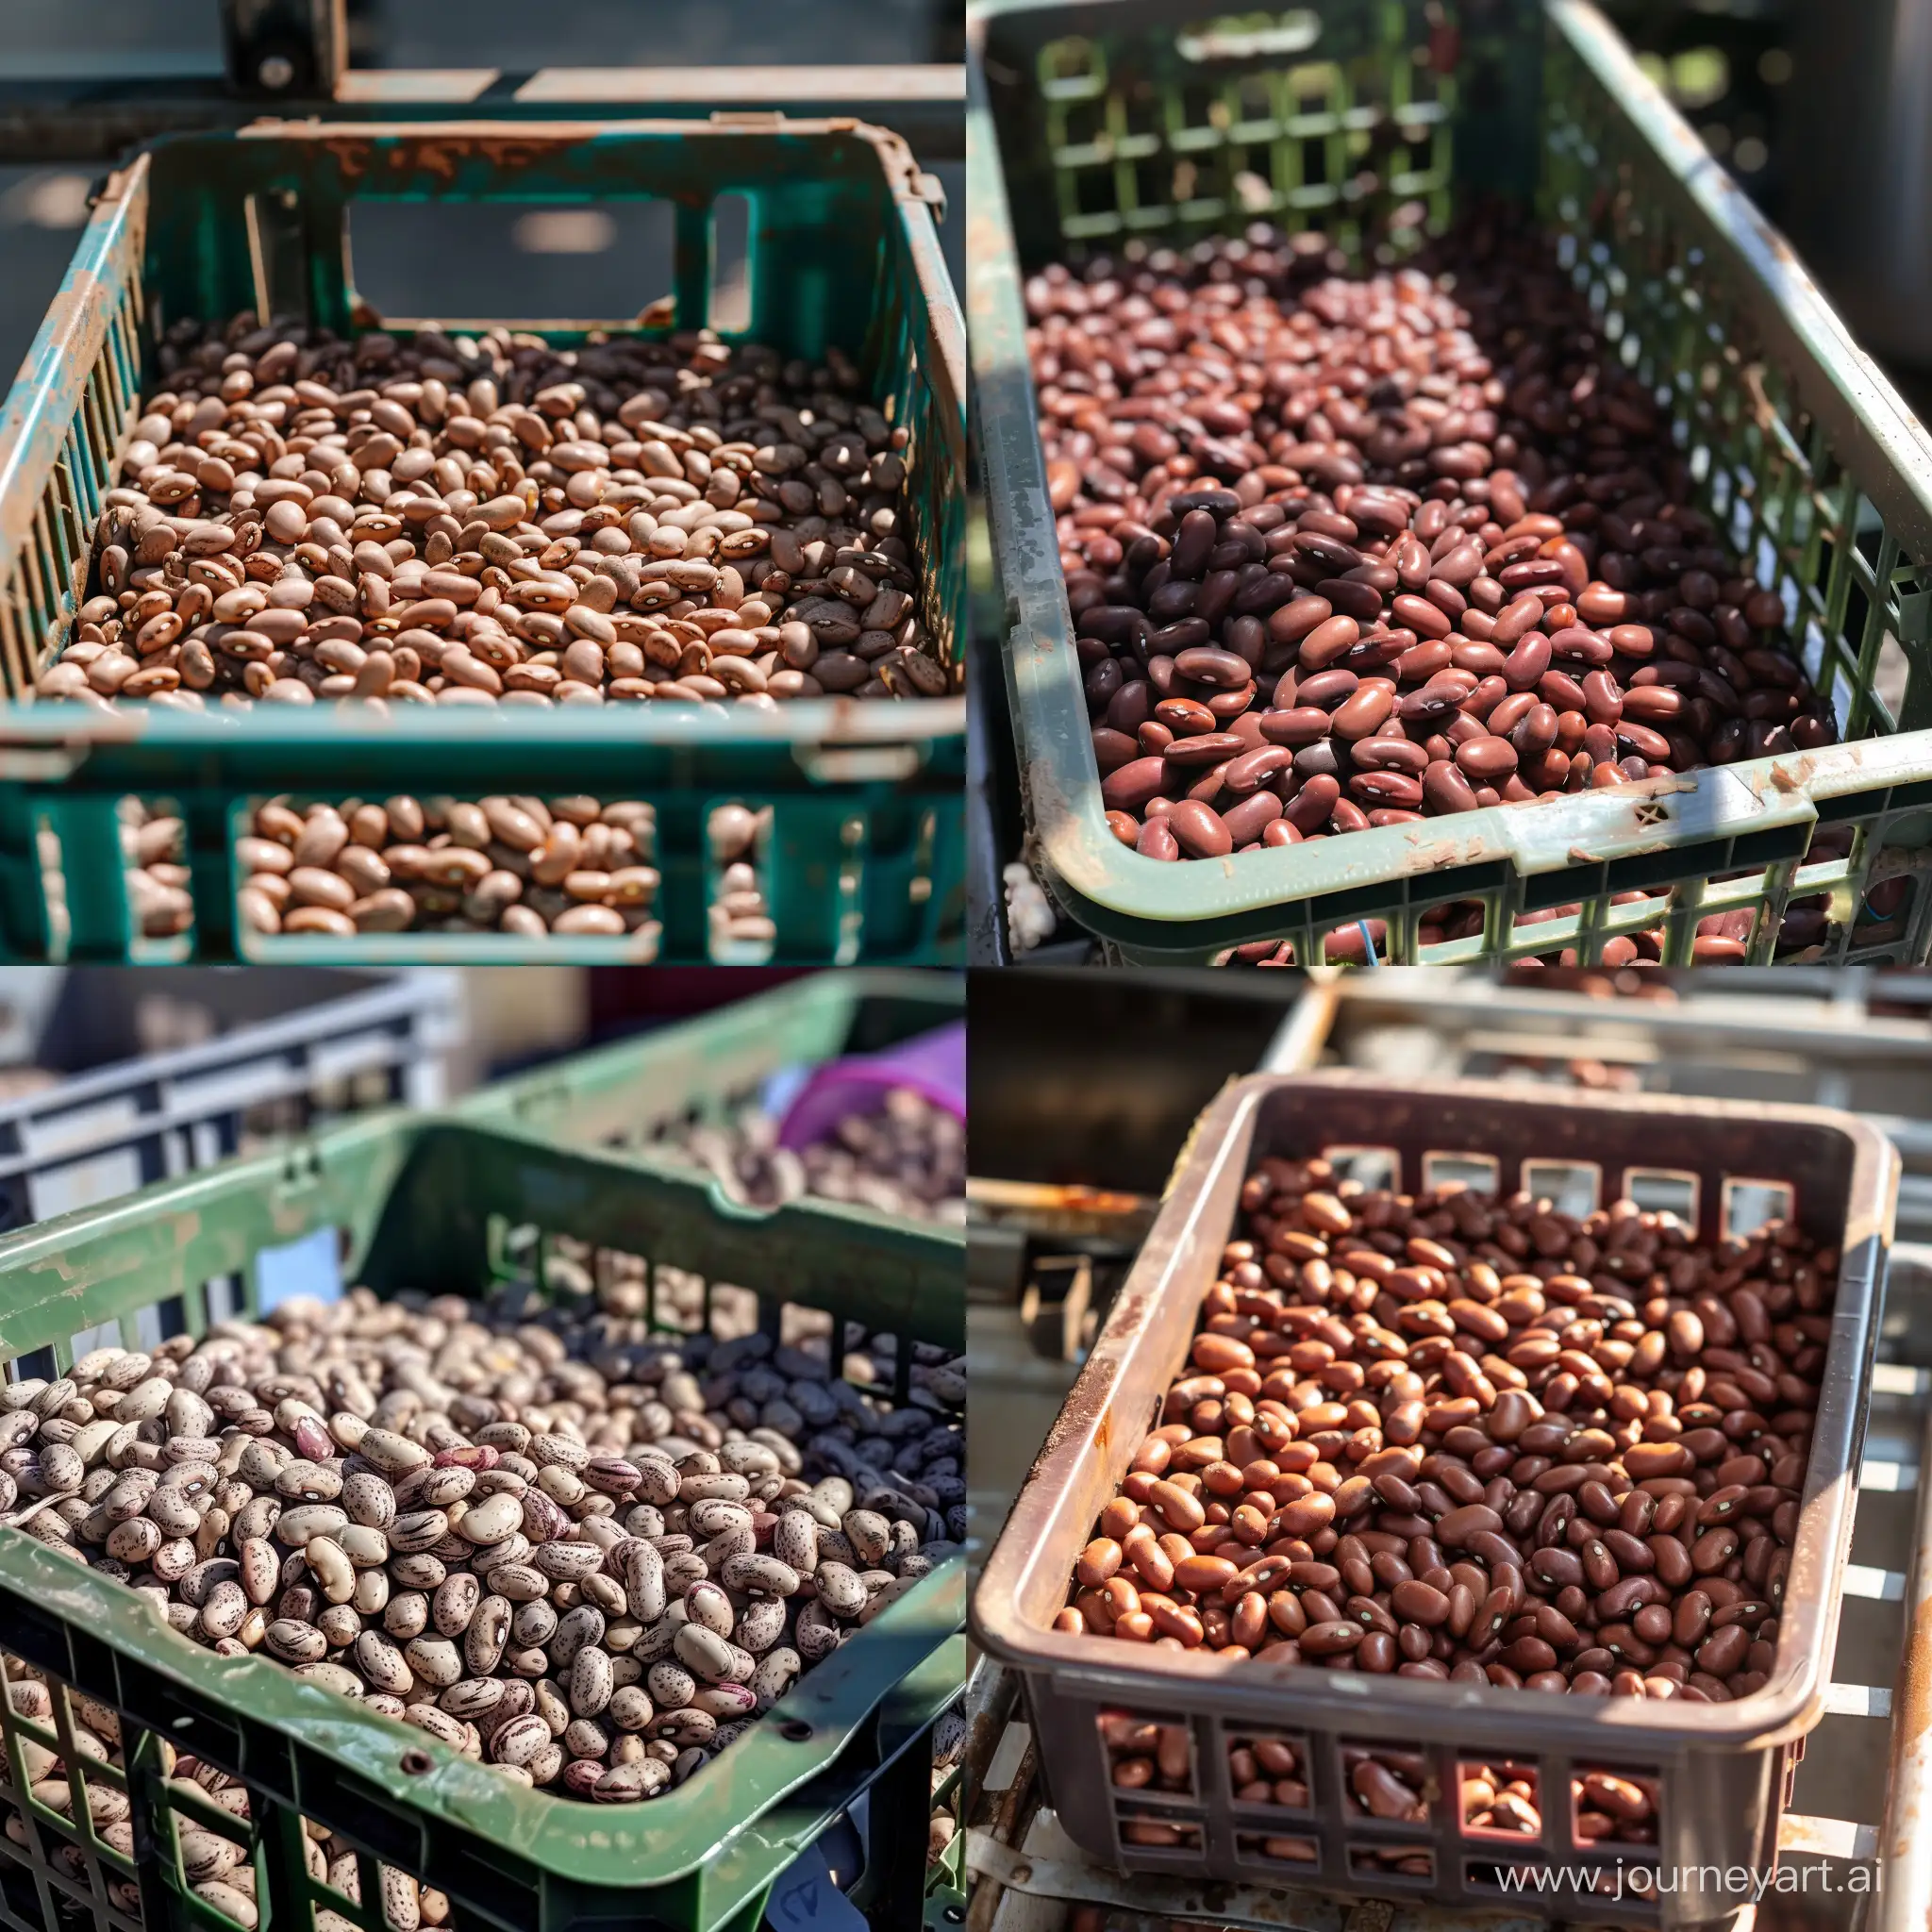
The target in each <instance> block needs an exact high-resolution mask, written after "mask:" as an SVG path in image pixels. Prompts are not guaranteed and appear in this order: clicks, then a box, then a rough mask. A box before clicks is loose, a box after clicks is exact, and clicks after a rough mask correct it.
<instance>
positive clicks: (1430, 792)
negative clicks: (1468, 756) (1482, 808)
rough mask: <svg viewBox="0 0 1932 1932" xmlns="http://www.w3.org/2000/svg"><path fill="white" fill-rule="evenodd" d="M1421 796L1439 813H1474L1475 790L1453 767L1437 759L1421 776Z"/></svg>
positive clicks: (1476, 807)
mask: <svg viewBox="0 0 1932 1932" xmlns="http://www.w3.org/2000/svg"><path fill="white" fill-rule="evenodd" d="M1423 796H1424V799H1425V800H1426V801H1427V803H1428V806H1429V808H1430V809H1431V810H1432V811H1435V812H1439V813H1444V814H1446V813H1450V812H1460V811H1475V810H1477V809H1478V806H1477V802H1476V795H1475V789H1474V787H1473V786H1472V785H1471V784H1470V782H1469V780H1468V778H1467V777H1466V776H1465V775H1464V774H1462V772H1461V771H1459V770H1458V769H1457V767H1456V766H1455V765H1453V764H1451V763H1449V762H1448V761H1447V760H1446V759H1439V760H1437V761H1436V762H1435V763H1434V764H1432V765H1430V767H1429V768H1428V770H1427V771H1426V772H1424V774H1423Z"/></svg>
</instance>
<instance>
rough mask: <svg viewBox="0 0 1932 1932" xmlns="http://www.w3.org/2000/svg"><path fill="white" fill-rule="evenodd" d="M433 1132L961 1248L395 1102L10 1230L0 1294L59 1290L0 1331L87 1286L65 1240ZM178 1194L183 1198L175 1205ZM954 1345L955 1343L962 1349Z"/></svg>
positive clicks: (869, 1211)
mask: <svg viewBox="0 0 1932 1932" xmlns="http://www.w3.org/2000/svg"><path fill="white" fill-rule="evenodd" d="M438 1130H444V1131H448V1130H455V1131H456V1132H458V1133H467V1134H482V1135H490V1136H493V1137H495V1138H496V1139H499V1140H502V1141H512V1142H516V1143H519V1144H521V1145H523V1146H525V1147H526V1148H529V1149H530V1150H532V1151H533V1152H535V1153H538V1154H541V1155H543V1156H545V1157H548V1158H554V1159H559V1160H563V1161H566V1162H582V1163H584V1164H585V1165H587V1166H588V1167H590V1168H591V1169H592V1170H594V1171H595V1172H596V1174H598V1176H599V1177H601V1178H602V1179H604V1180H607V1181H608V1182H611V1183H618V1182H621V1181H623V1180H625V1179H638V1178H641V1179H643V1180H645V1181H646V1182H648V1183H651V1184H653V1185H656V1186H668V1187H671V1188H674V1189H675V1190H677V1191H683V1192H691V1193H697V1194H700V1195H703V1196H704V1198H705V1202H706V1207H707V1209H708V1211H710V1212H711V1213H713V1214H714V1215H715V1217H716V1218H717V1219H718V1220H720V1221H725V1222H731V1223H734V1224H739V1225H741V1226H745V1227H749V1228H753V1229H757V1228H758V1227H759V1226H761V1225H770V1226H771V1231H772V1233H773V1235H774V1238H776V1239H779V1240H782V1238H783V1237H784V1235H785V1233H786V1231H787V1229H786V1226H785V1225H784V1224H787V1223H791V1224H796V1223H797V1222H798V1221H799V1219H800V1217H801V1216H802V1215H803V1214H805V1213H806V1212H807V1211H809V1214H810V1216H811V1217H812V1219H813V1220H817V1219H819V1218H820V1217H821V1216H823V1217H824V1218H826V1219H828V1220H829V1221H830V1222H831V1224H833V1225H834V1226H835V1227H838V1228H840V1229H841V1230H842V1231H843V1232H845V1233H847V1234H849V1235H851V1236H854V1237H856V1238H858V1239H860V1240H863V1241H868V1242H872V1243H879V1242H884V1243H886V1244H888V1245H899V1246H903V1247H904V1248H905V1249H906V1250H907V1257H908V1268H910V1267H912V1266H914V1265H916V1263H917V1262H918V1260H919V1257H920V1256H921V1251H924V1256H925V1258H926V1259H928V1260H932V1261H939V1260H941V1258H943V1259H944V1260H945V1261H947V1262H950V1260H951V1259H952V1251H953V1250H955V1249H960V1250H963V1248H964V1245H965V1232H964V1230H963V1229H956V1228H951V1227H947V1226H945V1225H944V1224H940V1223H929V1222H923V1221H907V1220H903V1219H901V1218H900V1217H898V1216H896V1215H891V1214H883V1213H881V1212H880V1211H879V1210H878V1209H877V1208H867V1207H863V1206H861V1205H860V1204H858V1202H853V1201H832V1200H826V1199H823V1198H821V1197H819V1196H817V1195H808V1196H805V1197H803V1198H802V1200H800V1201H788V1202H785V1203H783V1204H782V1205H780V1206H779V1207H776V1208H760V1207H756V1206H753V1205H752V1204H750V1203H747V1202H741V1201H734V1200H732V1199H730V1197H729V1196H727V1195H724V1194H719V1195H716V1196H715V1197H713V1196H712V1195H711V1194H710V1193H709V1192H708V1191H707V1188H706V1185H705V1183H706V1177H705V1176H704V1175H703V1174H700V1173H698V1172H697V1171H695V1170H693V1169H691V1168H690V1167H680V1166H677V1165H675V1164H673V1163H670V1162H661V1161H646V1160H629V1159H620V1158H616V1157H615V1156H614V1155H612V1154H610V1153H609V1152H608V1151H607V1150H605V1149H602V1148H586V1147H579V1146H576V1145H563V1144H559V1143H558V1142H557V1141H552V1140H550V1139H549V1138H547V1137H546V1136H545V1135H543V1134H541V1133H538V1132H535V1131H533V1130H531V1129H529V1128H527V1127H525V1126H524V1125H523V1124H521V1123H520V1122H518V1121H516V1120H514V1119H511V1118H505V1119H495V1118H491V1117H488V1116H483V1115H473V1114H470V1113H467V1112H465V1111H464V1110H463V1108H462V1106H461V1104H460V1103H458V1104H455V1105H452V1106H448V1107H441V1108H416V1107H410V1106H408V1104H407V1103H404V1102H396V1103H394V1104H392V1105H391V1106H388V1107H378V1108H368V1109H366V1110H364V1111H362V1112H359V1113H358V1114H355V1115H353V1116H352V1117H351V1118H349V1119H347V1120H344V1121H341V1122H339V1123H336V1124H331V1125H329V1126H326V1127H323V1128H319V1129H317V1130H315V1131H313V1132H310V1133H306V1134H304V1133H294V1134H280V1135H275V1136H273V1137H271V1138H270V1139H269V1140H268V1141H267V1142H266V1144H265V1145H264V1146H263V1148H262V1149H261V1151H260V1152H258V1153H255V1154H247V1155H240V1156H236V1157H234V1158H230V1159H227V1160H223V1161H219V1162H217V1163H216V1164H215V1165H213V1166H212V1167H207V1168H202V1169H200V1170H198V1171H196V1172H193V1173H189V1174H171V1175H169V1176H168V1177H166V1178H165V1179H162V1180H158V1181H152V1182H150V1183H149V1184H148V1185H147V1186H145V1187H142V1188H137V1189H135V1190H133V1191H131V1192H128V1193H125V1194H117V1195H114V1196H113V1197H112V1198H110V1199H108V1200H106V1201H99V1202H94V1203H92V1204H90V1205H89V1206H87V1207H84V1208H70V1209H69V1210H68V1211H67V1212H66V1213H64V1214H56V1215H50V1216H49V1217H48V1218H47V1219H45V1220H43V1221H36V1222H31V1223H29V1224H27V1225H26V1226H25V1227H23V1228H16V1229H14V1230H13V1231H12V1232H11V1233H8V1234H0V1289H4V1287H5V1285H6V1280H7V1276H8V1273H9V1272H10V1271H11V1270H12V1269H14V1268H16V1267H35V1266H39V1265H41V1264H42V1262H51V1263H55V1264H57V1265H56V1268H55V1274H56V1277H57V1278H58V1280H59V1281H60V1283H61V1285H60V1286H59V1287H58V1288H49V1289H48V1291H47V1292H46V1295H45V1297H44V1299H43V1300H42V1301H40V1302H37V1303H33V1304H29V1305H26V1306H25V1307H23V1306H20V1305H15V1306H12V1307H6V1306H0V1328H4V1325H5V1324H6V1323H7V1321H8V1319H9V1317H12V1316H17V1315H20V1314H23V1313H30V1312H32V1311H33V1310H34V1309H35V1308H43V1307H52V1306H54V1305H55V1304H56V1303H58V1301H61V1300H65V1299H67V1298H68V1297H69V1296H70V1295H71V1294H73V1293H75V1292H77V1291H79V1290H81V1289H82V1288H85V1287H86V1286H88V1285H90V1284H89V1283H88V1282H87V1281H86V1280H83V1279H81V1278H80V1277H78V1276H76V1275H75V1274H74V1273H73V1272H72V1271H71V1270H65V1271H63V1270H60V1269H59V1268H58V1260H59V1257H60V1256H61V1255H62V1254H63V1253H64V1251H65V1248H66V1244H67V1243H68V1242H69V1241H75V1240H78V1239H80V1238H82V1237H92V1236H97V1235H108V1234H112V1233H116V1232H120V1231H122V1230H123V1229H124V1228H132V1227H134V1226H137V1225H140V1224H142V1223H145V1222H150V1221H153V1220H156V1219H158V1218H160V1217H162V1216H175V1215H178V1216H182V1217H192V1215H193V1214H194V1212H195V1208H196V1203H195V1201H194V1199H193V1196H195V1195H196V1194H197V1193H199V1192H205V1191H207V1190H208V1187H209V1186H210V1184H215V1185H219V1186H221V1187H224V1188H228V1187H233V1188H237V1189H240V1188H245V1187H251V1186H258V1187H259V1188H261V1189H262V1190H263V1191H270V1192H273V1191H276V1190H278V1189H280V1188H283V1187H286V1186H290V1185H296V1186H299V1185H301V1184H302V1183H303V1181H304V1180H305V1179H306V1177H307V1176H308V1174H309V1173H311V1172H312V1171H313V1170H314V1169H315V1168H316V1167H317V1166H318V1165H320V1164H322V1163H324V1162H326V1161H327V1160H328V1159H329V1158H331V1157H332V1156H339V1155H340V1153H341V1150H343V1149H349V1150H351V1151H353V1150H354V1149H355V1147H356V1146H357V1144H358V1142H360V1141H380V1140H382V1139H384V1138H385V1137H386V1136H389V1135H393V1134H399V1133H407V1134H410V1135H412V1136H415V1137H418V1138H420V1137H422V1136H424V1135H427V1134H430V1133H434V1132H436V1131H438ZM177 1196H179V1197H183V1198H179V1199H177V1198H176V1197H177ZM806 1203H809V1209H807V1208H806V1205H805V1204H806ZM353 1285H354V1284H345V1286H353ZM963 1346H964V1344H963V1343H962V1344H961V1350H962V1352H963ZM17 1354H18V1351H16V1350H14V1349H12V1348H11V1347H10V1346H9V1345H8V1344H7V1343H6V1342H5V1341H0V1368H4V1367H5V1366H6V1364H7V1363H8V1362H9V1361H11V1360H14V1359H15V1358H16V1357H17Z"/></svg>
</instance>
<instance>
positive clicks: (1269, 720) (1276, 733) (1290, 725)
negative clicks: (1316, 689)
mask: <svg viewBox="0 0 1932 1932" xmlns="http://www.w3.org/2000/svg"><path fill="white" fill-rule="evenodd" d="M1331 728H1332V724H1331V721H1330V719H1329V716H1328V713H1327V712H1326V711H1324V710H1322V709H1321V708H1319V707H1317V706H1314V705H1299V706H1296V707H1294V708H1292V709H1290V710H1286V711H1263V712H1262V713H1261V736H1262V737H1263V738H1265V739H1266V740H1267V741H1269V743H1271V744H1283V745H1287V746H1288V747H1289V749H1290V750H1291V751H1292V750H1297V749H1299V748H1300V747H1301V746H1302V745H1305V744H1313V743H1314V742H1315V741H1317V740H1318V739H1323V738H1326V737H1327V736H1328V733H1329V731H1330V729H1331Z"/></svg>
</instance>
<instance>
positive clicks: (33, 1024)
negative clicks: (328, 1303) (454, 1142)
mask: <svg viewBox="0 0 1932 1932" xmlns="http://www.w3.org/2000/svg"><path fill="white" fill-rule="evenodd" d="M23 982H25V986H23ZM23 991H25V993H28V994H30V995H34V996H37V997H38V996H42V995H44V1004H43V1006H42V1007H41V1008H39V1009H37V1010H35V1011H33V1012H31V1013H27V1012H25V1011H24V1010H23V1011H22V1012H21V1015H20V1017H21V1020H22V1023H23V1024H20V1025H19V1026H18V1027H17V1028H8V1030H7V1032H6V1034H5V1036H4V1040H0V1044H4V1048H5V1051H4V1053H0V1058H5V1059H6V1060H8V1061H12V1062H16V1063H29V1064H33V1065H38V1066H42V1067H45V1068H48V1069H50V1070H52V1071H54V1072H56V1073H58V1074H59V1075H60V1076H61V1077H60V1078H59V1080H58V1083H57V1084H55V1085H52V1086H49V1087H46V1088H44V1089H42V1091H38V1092H35V1093H29V1094H25V1095H23V1096H22V1097H20V1098H19V1099H15V1100H8V1101H0V1230H4V1229H8V1228H13V1227H18V1226H21V1225H23V1224H25V1223H27V1222H30V1221H39V1220H43V1219H45V1218H46V1217H47V1216H48V1215H51V1214H62V1213H65V1212H67V1211H68V1210H69V1209H71V1208H83V1207H88V1206H91V1205H92V1203H94V1202H97V1201H105V1200H108V1199H109V1198H111V1197H112V1196H113V1195H115V1194H125V1193H126V1192H128V1191H130V1190H132V1189H135V1188H139V1187H143V1186H145V1185H147V1184H148V1183H149V1182H151V1181H158V1180H162V1179H165V1178H166V1177H167V1176H169V1175H171V1174H187V1173H191V1172H192V1171H193V1170H195V1169H197V1168H203V1167H207V1166H209V1165H210V1164H211V1163H213V1162H214V1161H217V1160H225V1159H226V1158H228V1157H229V1156H231V1155H234V1154H236V1153H238V1152H240V1151H241V1149H242V1144H243V1140H244V1137H246V1136H257V1137H266V1136H267V1135H269V1134H272V1133H277V1132H287V1131H289V1130H290V1129H291V1128H294V1127H307V1126H308V1125H309V1124H311V1123H312V1122H314V1121H316V1120H318V1119H320V1118H325V1117H326V1116H327V1115H329V1114H334V1113H345V1112H348V1111H350V1110H352V1109H355V1108H369V1107H374V1106H387V1105H390V1104H392V1103H394V1102H397V1101H401V1102H404V1103H406V1104H407V1105H408V1106H411V1107H434V1106H436V1105H438V1104H439V1103H441V1100H442V1097H443V1067H442V1054H443V1051H444V1049H445V1047H446V1046H447V1045H448V1043H449V1041H450V1038H451V1034H452V1029H453V1028H454V1026H455V1024H456V1007H457V991H456V987H455V984H454V982H453V980H452V978H451V976H450V975H449V974H444V973H440V972H436V971H434V970H423V971H418V972H413V973H401V974H381V975H378V974H358V973H334V972H329V971H327V970H325V969H320V968H313V967H310V968H297V969H292V970H290V971H286V972H281V973H274V974H265V973H246V972H243V971H242V970H240V969H231V970H228V971H222V970H220V969H214V968H207V967H199V968H197V967H186V968H172V967H161V968H156V969H154V970H152V971H150V972H146V973H143V974H141V975H140V977H139V979H138V980H137V981H134V982H132V983H130V978H129V975H128V974H126V973H125V971H120V970H117V969H115V968H112V967H99V966H80V967H74V968H70V969H68V970H67V971H64V972H59V971H54V972H48V971H40V970H36V969H31V968H23V969H15V970H14V971H13V972H12V973H10V974H5V975H0V1010H4V1007H5V1006H6V1005H7V1004H8V1003H9V1002H11V1001H12V999H13V996H14V995H15V994H17V993H20V992H23ZM148 1001H156V1002H161V1003H166V1004H168V1005H173V1006H176V1007H185V1008H194V1009H199V1010H200V1011H201V1012H204V1013H207V1014H208V1015H209V1017H211V1018H212V1019H213V1020H214V1022H215V1024H217V1025H218V1026H219V1027H221V1028H222V1029H223V1030H222V1031H220V1032H219V1033H218V1034H216V1036H215V1037H214V1038H212V1039H209V1040H207V1041H203V1042H201V1043H200V1044H198V1045H193V1046H183V1047H176V1048H174V1049H172V1050H170V1051H165V1052H159V1053H154V1052H148V1051H146V1050H145V1048H144V1045H143V1042H142V1038H141V1033H142V1026H141V1021H140V1016H139V1010H138V1009H139V1008H141V1007H142V1004H143V1003H145V1002H148ZM21 1004H22V1005H23V1006H24V1005H25V1002H22V1003H21ZM0 1024H4V1023H0Z"/></svg>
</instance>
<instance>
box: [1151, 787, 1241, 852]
mask: <svg viewBox="0 0 1932 1932" xmlns="http://www.w3.org/2000/svg"><path fill="white" fill-rule="evenodd" d="M1167 824H1168V829H1169V830H1170V831H1171V832H1172V833H1173V834H1174V838H1175V840H1176V841H1178V842H1179V844H1180V848H1181V850H1182V851H1183V852H1185V853H1186V854H1187V855H1188V857H1189V858H1222V857H1224V855H1225V854H1227V853H1229V852H1232V851H1233V850H1234V840H1233V838H1232V837H1231V836H1230V834H1229V832H1228V829H1227V826H1226V825H1225V824H1224V823H1223V822H1222V818H1221V815H1220V813H1218V812H1217V811H1215V810H1214V809H1213V808H1211V807H1209V806H1206V805H1203V804H1202V803H1201V802H1200V800H1198V799H1193V798H1185V799H1183V800H1182V801H1181V802H1180V803H1179V804H1178V805H1176V806H1175V807H1174V809H1173V810H1172V811H1171V812H1169V813H1168V815H1167Z"/></svg>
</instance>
